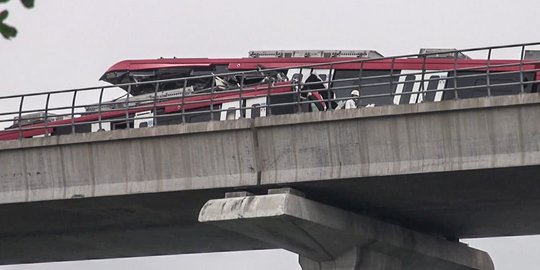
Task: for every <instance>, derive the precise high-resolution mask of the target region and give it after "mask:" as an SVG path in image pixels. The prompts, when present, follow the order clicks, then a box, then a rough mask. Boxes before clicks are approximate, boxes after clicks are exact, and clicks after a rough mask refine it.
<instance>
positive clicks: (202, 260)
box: [0, 0, 540, 270]
mask: <svg viewBox="0 0 540 270" xmlns="http://www.w3.org/2000/svg"><path fill="white" fill-rule="evenodd" d="M12 2H13V3H9V4H4V5H0V11H1V10H3V9H4V8H8V9H9V10H10V12H11V14H10V17H9V18H8V20H7V23H9V24H12V25H15V26H16V27H17V28H18V30H19V35H18V36H17V37H16V38H15V39H14V40H12V41H6V40H0V96H5V95H11V94H17V93H30V92H43V91H49V90H59V89H66V88H77V87H85V86H95V85H98V84H99V85H101V84H103V83H102V82H98V81H97V80H98V78H99V77H100V76H101V75H102V74H103V72H104V71H105V70H106V69H107V68H108V67H109V66H110V65H112V64H114V63H115V62H117V61H119V60H123V59H133V58H157V57H161V56H163V57H172V56H176V57H239V56H246V55H247V52H248V51H249V50H254V49H376V50H378V51H379V52H381V53H382V54H384V55H386V56H390V55H399V54H408V53H416V52H418V49H419V48H420V47H442V48H469V47H481V46H489V45H503V44H511V43H521V42H534V41H539V38H540V36H539V30H538V22H537V21H538V10H540V2H539V1H538V0H523V1H519V0H512V1H508V0H498V1H488V0H474V1H472V0H454V1H433V0H425V1H422V0H410V1H399V0H395V1H388V0H372V1H366V0H356V1H339V0H336V1H323V0H309V1H308V0H303V1H293V0H288V1H285V0H274V1H253V0H241V1H237V0H229V1H206V0H184V1H177V0H176V1H174V0H155V1H141V0H114V1H111V0H86V1H83V0H63V1H62V0H56V1H45V0H36V2H37V3H36V7H35V8H34V9H31V10H26V9H23V8H22V7H21V5H20V3H19V2H18V1H16V0H12ZM467 242H469V243H470V244H471V245H472V246H475V247H478V248H481V249H484V250H486V251H488V252H490V254H491V256H492V258H493V259H494V261H495V265H496V268H497V269H498V270H515V269H520V270H522V269H537V268H538V265H540V258H539V256H538V254H540V237H538V236H528V237H512V238H498V239H482V240H474V241H473V240H471V241H467ZM0 256H2V255H1V254H0ZM255 267H256V269H258V270H265V269H291V270H292V269H299V266H298V263H297V258H296V256H295V255H294V254H292V253H289V252H285V251H257V252H239V253H238V252H237V253H221V254H210V255H207V254H203V255H181V256H163V257H153V258H134V259H121V260H102V261H86V262H69V263H49V264H35V265H31V266H29V265H25V266H2V267H0V270H7V269H10V270H18V269H34V270H50V269H73V268H78V269H117V268H130V269H132V270H139V269H140V270H143V269H153V270H154V269H179V268H180V269H186V268H187V269H224V270H227V269H239V270H242V269H254V268H255Z"/></svg>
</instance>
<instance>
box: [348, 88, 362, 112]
mask: <svg viewBox="0 0 540 270" xmlns="http://www.w3.org/2000/svg"><path fill="white" fill-rule="evenodd" d="M359 96H360V92H359V91H358V90H352V91H351V98H350V99H348V100H347V101H346V102H345V109H356V108H357V107H358V102H359V100H358V98H359Z"/></svg>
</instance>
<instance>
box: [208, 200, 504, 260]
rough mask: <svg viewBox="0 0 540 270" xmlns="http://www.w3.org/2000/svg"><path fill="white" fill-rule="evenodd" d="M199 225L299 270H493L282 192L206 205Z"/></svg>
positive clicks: (465, 251)
mask: <svg viewBox="0 0 540 270" xmlns="http://www.w3.org/2000/svg"><path fill="white" fill-rule="evenodd" d="M199 221H200V222H206V223H210V224H214V225H216V226H219V227H222V228H225V229H227V230H231V231H234V232H237V233H241V234H243V235H246V236H249V237H252V238H255V239H258V240H261V241H264V242H267V243H269V244H270V245H274V246H276V247H281V248H284V249H287V250H289V251H292V252H295V253H297V254H299V256H300V265H301V266H302V269H304V270H349V269H350V270H353V269H354V270H357V269H358V270H360V269H362V270H383V269H384V270H467V269H470V270H473V269H475V270H493V269H494V267H493V263H492V261H491V258H490V257H489V255H488V254H487V253H485V252H483V251H480V250H476V249H473V248H470V247H468V246H467V245H465V244H462V243H459V242H450V241H447V240H445V239H444V238H442V237H437V236H432V235H427V234H423V233H419V232H416V231H412V230H409V229H406V228H403V227H400V226H396V225H393V224H388V223H385V222H382V221H379V220H376V219H374V218H370V217H366V216H362V215H358V214H356V213H353V212H349V211H345V210H342V209H339V208H336V207H332V206H329V205H324V204H321V203H318V202H315V201H311V200H308V199H306V198H303V197H301V196H299V195H295V194H292V193H291V192H285V193H282V194H279V193H278V194H270V195H261V196H245V197H229V198H225V199H217V200H210V201H208V202H207V203H206V204H205V205H204V206H203V208H202V209H201V211H200V213H199Z"/></svg>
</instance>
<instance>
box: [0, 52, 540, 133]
mask: <svg viewBox="0 0 540 270" xmlns="http://www.w3.org/2000/svg"><path fill="white" fill-rule="evenodd" d="M535 46H540V42H538V43H525V44H515V45H505V46H494V47H482V48H474V49H464V50H449V51H446V52H444V51H443V52H441V51H437V52H434V53H423V54H410V55H402V56H395V57H383V58H374V59H358V60H356V59H355V60H346V61H335V62H329V63H318V64H312V65H303V66H291V67H287V68H274V69H260V70H250V71H242V72H229V73H221V74H212V75H207V76H193V77H184V78H174V79H166V80H157V81H146V82H138V83H125V84H117V85H111V86H99V87H88V88H79V89H69V90H60V91H51V92H46V93H32V94H24V95H11V96H4V97H0V108H6V106H7V105H5V106H2V104H9V105H10V106H13V104H18V106H17V108H14V109H11V110H10V109H7V110H6V111H0V128H5V130H1V131H0V140H2V139H4V140H5V139H17V138H18V139H22V138H23V137H31V136H39V135H43V136H50V135H55V134H57V132H55V131H54V130H57V129H59V128H64V129H66V128H67V129H68V131H64V133H76V132H77V129H78V128H80V127H83V126H86V127H88V126H89V125H91V124H96V125H97V126H98V127H99V128H98V130H103V127H104V126H105V125H110V124H112V123H113V122H114V123H117V124H119V126H122V128H126V129H129V128H133V127H132V124H133V123H134V121H135V120H136V119H138V120H144V119H147V120H152V122H153V123H154V124H159V123H160V122H161V120H160V119H164V118H167V119H171V117H172V118H176V119H177V120H176V121H174V122H175V123H186V122H188V121H187V120H186V118H188V117H190V116H193V115H203V114H209V119H208V120H223V119H215V118H216V117H217V115H218V114H221V112H224V111H226V112H231V110H232V112H233V114H234V115H235V116H236V115H239V114H240V115H242V114H244V113H245V112H246V111H247V110H252V109H253V107H250V106H245V105H239V106H237V107H235V108H234V109H230V108H223V106H222V104H224V103H227V102H236V101H240V102H239V104H242V102H241V101H242V100H245V99H246V98H252V97H253V96H252V95H253V93H254V92H257V93H259V96H265V97H269V96H271V97H279V96H282V97H288V100H287V101H285V102H279V103H275V104H272V103H271V102H270V101H271V99H270V98H267V101H266V102H264V103H263V104H262V105H261V106H260V109H264V111H266V116H269V115H271V114H272V111H274V110H277V109H278V108H280V107H282V108H284V107H289V108H293V111H294V113H300V112H306V111H311V110H313V109H314V108H315V107H317V106H313V105H318V107H319V108H320V107H322V109H319V110H336V109H340V107H339V106H337V104H340V103H343V102H345V101H347V100H351V99H352V100H353V101H354V102H355V104H363V103H362V102H363V101H366V100H373V99H376V98H384V97H387V98H390V99H392V100H394V101H395V100H398V101H401V99H402V98H403V97H409V98H410V97H411V96H413V95H414V96H415V98H416V99H417V100H418V101H420V102H427V100H426V97H427V96H429V95H437V93H441V95H439V96H440V97H442V96H443V95H448V96H452V98H453V99H460V98H464V97H461V96H460V93H464V91H466V90H469V91H473V92H474V91H480V90H481V91H485V94H483V95H485V96H492V95H501V94H509V93H510V94H523V93H527V92H537V91H538V90H537V88H538V84H539V82H540V81H539V80H540V65H539V64H540V61H538V60H531V59H524V56H525V54H526V51H527V48H531V47H535ZM508 49H514V50H517V51H518V53H519V58H516V59H515V61H497V60H493V59H492V55H493V53H494V52H496V51H497V50H508ZM470 52H474V53H478V52H481V53H484V54H485V55H486V57H485V58H484V59H483V60H484V61H477V60H478V58H477V59H474V60H463V59H460V57H459V56H460V55H462V54H464V53H470ZM435 55H437V56H441V55H443V56H444V55H446V56H447V57H446V58H445V59H446V60H442V61H443V62H445V63H446V64H445V67H444V68H437V69H435V68H432V69H428V68H427V67H428V66H429V65H433V60H431V59H432V58H430V57H431V56H435ZM411 58H413V59H417V61H419V63H421V66H422V68H421V69H419V70H416V71H408V72H407V73H403V72H402V71H403V69H402V68H398V67H397V66H398V65H399V64H400V61H401V59H411ZM372 62H377V63H384V64H385V65H387V66H389V67H390V68H389V69H386V70H385V71H384V72H378V73H377V74H369V73H370V72H371V71H372V70H369V69H366V68H365V66H366V65H369V64H370V63H372ZM346 64H357V65H359V68H358V69H356V70H353V71H354V72H355V73H354V74H356V75H355V76H349V77H345V78H336V76H334V75H336V73H337V72H340V71H339V70H340V69H339V68H336V67H340V66H343V65H346ZM439 66H443V65H439ZM292 69H295V70H298V73H299V74H303V73H304V72H303V71H306V70H309V72H310V73H311V70H313V69H315V70H316V69H320V70H325V71H326V72H328V73H327V74H319V75H324V76H326V79H324V80H319V81H314V82H306V81H305V80H302V79H303V78H301V79H296V78H284V77H283V76H278V74H279V73H280V72H283V71H284V70H292ZM353 71H351V70H349V72H353ZM371 73H373V72H371ZM383 73H384V74H383ZM443 73H444V74H445V76H444V77H443V78H442V77H441V76H440V74H443ZM281 75H284V74H281ZM253 76H258V77H260V78H261V80H260V81H259V82H257V83H247V82H246V81H247V80H248V78H251V77H253ZM232 77H234V78H236V84H234V85H229V86H228V87H222V86H220V85H217V82H219V81H220V80H221V81H223V79H222V78H232ZM411 78H413V79H411ZM501 78H512V80H509V79H502V80H501ZM441 80H443V81H444V87H442V88H441V87H436V88H435V89H429V85H430V83H440V82H441ZM197 81H210V82H211V85H209V86H208V87H206V88H203V89H193V87H191V86H190V85H193V84H194V82H197ZM463 81H467V82H474V84H471V83H468V84H464V85H463V84H462V83H461V84H462V85H460V82H463ZM169 83H177V85H181V86H183V87H180V88H178V89H176V90H182V92H181V93H182V94H181V95H180V96H178V95H176V96H166V95H162V96H160V95H159V94H160V93H163V91H161V89H163V87H164V86H165V85H167V84H169ZM321 85H323V86H324V87H322V88H321V87H320V86H321ZM141 86H149V89H153V93H149V94H147V98H142V99H141V98H140V97H135V96H132V95H131V93H132V91H133V89H135V88H137V87H141ZM119 87H121V88H124V89H127V93H126V94H125V95H124V96H125V97H123V96H121V97H120V98H122V99H120V98H117V99H111V100H108V98H107V96H113V95H115V94H117V93H119V92H118V91H119V90H118V89H119ZM190 87H191V88H190ZM406 87H409V88H411V87H413V88H415V87H416V89H411V91H408V92H405V91H403V90H404V89H405V88H406ZM516 87H517V88H516ZM375 88H380V89H387V90H388V91H383V93H368V94H366V91H367V92H373V91H368V90H369V89H371V90H373V89H375ZM398 88H401V90H402V91H401V92H398V91H397V89H398ZM484 89H485V90H484ZM509 89H513V90H512V91H513V92H512V91H508V90H509ZM516 89H517V91H515V90H516ZM188 90H189V91H188ZM351 90H357V91H359V92H360V96H359V97H351V96H349V95H344V94H343V93H349V92H350V91H351ZM413 90H415V91H413ZM338 92H339V93H341V94H340V95H336V93H338ZM323 96H326V98H322V97H323ZM58 97H64V98H58ZM66 97H69V98H67V99H66ZM95 97H97V100H92V98H95ZM396 97H398V98H396ZM36 100H41V102H44V104H43V103H41V104H42V105H38V104H36ZM53 101H54V102H53ZM17 102H18V103H17ZM393 103H396V102H393ZM397 103H398V104H399V103H400V102H397ZM201 104H205V106H202V107H203V109H200V108H197V107H198V106H200V105H201ZM364 105H365V104H364ZM376 105H379V104H376ZM165 108H169V109H170V108H176V110H174V109H171V111H170V112H168V113H163V114H158V113H157V112H158V111H159V110H164V109H165ZM193 108H196V109H193ZM144 111H151V112H153V113H152V114H150V115H149V116H143V117H135V113H137V112H144ZM237 112H240V113H239V114H238V113H237ZM234 118H237V117H234ZM86 131H88V130H86ZM14 132H16V134H17V135H16V136H15V137H14V136H13V134H14ZM28 132H30V133H31V134H28ZM7 134H10V135H9V136H7ZM33 134H35V135H33ZM2 136H5V137H2Z"/></svg>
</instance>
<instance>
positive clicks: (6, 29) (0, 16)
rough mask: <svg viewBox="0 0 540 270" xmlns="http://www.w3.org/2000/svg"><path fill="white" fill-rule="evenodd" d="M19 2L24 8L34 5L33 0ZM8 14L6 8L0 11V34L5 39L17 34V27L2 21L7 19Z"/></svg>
mask: <svg viewBox="0 0 540 270" xmlns="http://www.w3.org/2000/svg"><path fill="white" fill-rule="evenodd" d="M9 1H10V0H0V3H7V2H9ZM21 3H22V4H23V6H24V7H26V8H33V7H34V0H21ZM8 15H9V11H7V10H4V11H2V12H0V34H2V36H3V37H4V38H5V39H10V38H13V37H15V36H17V29H16V28H15V27H13V26H11V25H8V24H5V23H4V20H6V19H7V17H8Z"/></svg>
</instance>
